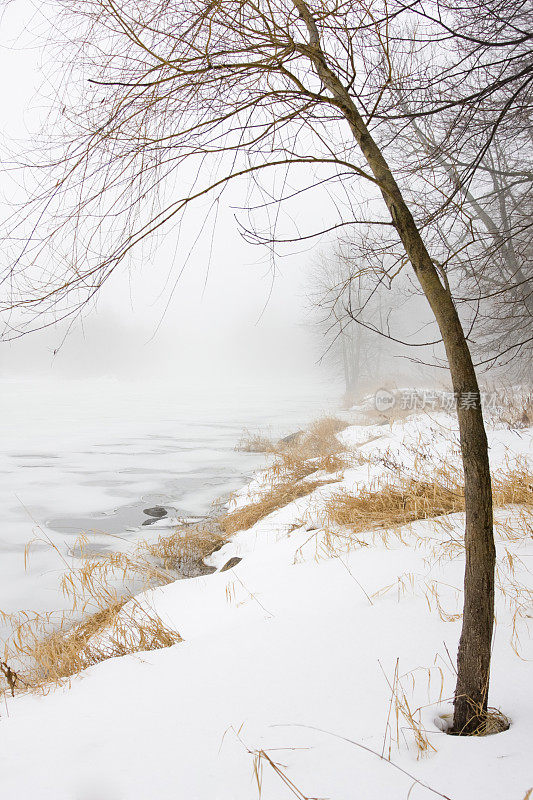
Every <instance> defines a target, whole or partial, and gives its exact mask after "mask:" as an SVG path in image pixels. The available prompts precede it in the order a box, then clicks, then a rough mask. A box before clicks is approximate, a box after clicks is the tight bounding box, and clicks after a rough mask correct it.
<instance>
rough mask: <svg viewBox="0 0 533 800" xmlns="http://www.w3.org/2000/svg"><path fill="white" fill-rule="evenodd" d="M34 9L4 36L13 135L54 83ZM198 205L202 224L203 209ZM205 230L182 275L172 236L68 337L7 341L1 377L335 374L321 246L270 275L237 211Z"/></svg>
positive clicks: (6, 126)
mask: <svg viewBox="0 0 533 800" xmlns="http://www.w3.org/2000/svg"><path fill="white" fill-rule="evenodd" d="M28 13H29V7H28V5H27V4H25V3H17V2H15V3H13V4H12V5H10V6H8V9H7V11H6V13H5V16H4V19H3V25H2V32H1V38H0V42H1V49H0V67H1V69H2V74H3V75H4V76H5V75H13V76H15V75H16V80H11V81H10V80H7V81H6V80H4V81H2V84H1V87H0V102H1V104H2V111H3V113H2V133H3V136H4V137H7V139H8V141H12V142H15V143H16V141H17V140H18V141H20V140H21V139H22V140H23V139H24V138H25V137H26V136H27V135H28V132H30V133H31V130H33V129H35V128H36V126H37V125H39V124H40V122H42V120H43V117H44V112H43V110H42V109H43V107H44V106H45V104H46V101H44V102H43V95H44V96H46V94H47V92H48V89H47V87H46V86H44V87H43V71H42V68H41V64H40V62H41V59H42V57H43V54H42V52H41V51H40V49H39V48H36V47H34V46H32V47H28V42H30V43H31V41H32V39H31V34H30V36H28V35H27V34H25V33H24V26H27V27H28V28H29V29H31V28H32V26H35V27H37V28H38V27H39V26H40V25H41V23H40V22H39V20H38V19H36V18H35V17H28V16H25V15H27V14H28ZM1 189H2V192H1V196H2V198H3V199H4V202H5V203H6V206H5V207H6V209H8V207H9V196H10V192H11V191H12V187H11V186H8V185H7V184H6V183H5V182H4V185H3V186H2V187H1ZM196 213H197V215H198V216H197V218H196V219H192V220H191V226H192V227H193V228H194V227H195V226H196V227H197V226H198V225H199V224H200V223H201V221H202V217H201V215H202V214H203V213H204V212H203V211H202V209H199V210H198V211H197V212H196ZM208 239H209V246H207V242H204V244H203V246H202V242H200V245H198V246H197V247H196V248H195V250H194V251H193V253H192V254H191V255H190V257H189V259H188V263H187V265H186V266H185V269H184V270H183V273H182V274H181V276H180V277H179V280H177V278H178V274H179V272H180V270H181V267H182V266H183V262H184V260H185V259H186V256H187V254H188V251H189V242H188V241H185V242H184V243H183V242H182V240H180V241H179V242H178V243H177V242H176V237H174V236H169V237H168V239H167V240H165V241H163V243H162V244H160V245H159V247H158V248H157V250H156V251H155V252H150V253H148V255H147V256H146V255H145V254H140V255H138V256H137V258H136V259H135V261H136V263H134V264H133V265H131V266H130V267H129V268H125V267H122V268H121V269H120V270H119V271H117V272H116V273H115V274H114V275H113V277H112V279H111V280H110V281H109V282H108V283H107V284H106V285H105V286H104V287H103V289H102V291H101V293H100V296H99V298H98V302H97V306H96V308H92V309H91V310H90V311H89V310H88V311H87V313H86V314H85V317H84V320H83V324H79V323H77V324H76V325H75V326H74V329H73V331H72V332H71V333H70V334H69V336H68V337H67V338H66V340H65V341H64V343H63V338H64V331H65V328H64V326H63V327H58V328H53V329H49V330H47V331H45V332H40V333H36V334H33V335H31V336H29V337H24V338H23V339H21V340H18V341H16V342H14V343H7V344H5V343H2V345H1V346H2V354H1V358H0V374H1V375H3V376H6V375H10V374H17V375H29V376H31V375H35V374H47V375H48V374H49V375H61V376H68V375H72V376H75V377H79V376H80V375H82V374H88V375H100V374H105V375H116V376H117V377H130V376H131V377H137V376H139V374H143V375H150V374H157V375H159V376H161V375H162V374H165V373H168V371H172V370H175V371H176V372H179V374H180V376H182V380H183V381H184V382H191V381H192V382H194V381H195V379H196V377H198V378H202V383H203V382H204V379H205V381H206V382H209V380H211V379H216V380H217V381H221V380H225V379H228V380H229V381H230V382H231V381H234V380H237V381H238V382H241V383H242V382H247V381H249V380H252V381H255V380H260V381H266V382H267V383H268V382H271V381H273V380H276V379H277V378H279V379H280V380H281V381H287V380H289V379H290V380H291V381H293V382H296V383H297V382H299V381H308V380H309V379H310V378H311V380H314V379H315V378H316V379H317V380H318V381H319V382H322V381H323V380H325V379H327V377H328V370H327V368H326V367H319V366H318V365H317V360H318V359H319V357H320V355H321V346H320V342H319V340H318V339H317V334H316V331H314V330H313V329H312V328H311V327H310V323H309V319H308V315H307V313H306V294H307V292H308V280H309V279H308V277H307V276H308V272H309V265H310V262H311V260H312V258H313V254H312V252H310V251H309V249H307V250H303V251H302V252H300V253H296V254H294V255H292V256H290V257H287V258H285V259H283V260H282V261H281V262H280V263H278V264H277V265H276V266H277V269H276V275H275V278H274V280H273V272H272V265H271V264H270V261H269V256H268V254H267V253H266V252H265V251H264V250H262V249H261V248H259V247H257V246H252V245H247V244H246V243H245V242H243V240H242V238H241V236H240V235H239V233H238V229H237V225H236V223H235V221H234V211H233V210H232V209H230V208H222V209H220V210H219V213H218V223H217V226H216V232H215V238H214V240H213V243H212V245H211V232H210V231H209V234H208ZM210 249H211V250H212V256H211V263H210V264H209V250H210ZM54 351H57V352H56V353H55V354H54Z"/></svg>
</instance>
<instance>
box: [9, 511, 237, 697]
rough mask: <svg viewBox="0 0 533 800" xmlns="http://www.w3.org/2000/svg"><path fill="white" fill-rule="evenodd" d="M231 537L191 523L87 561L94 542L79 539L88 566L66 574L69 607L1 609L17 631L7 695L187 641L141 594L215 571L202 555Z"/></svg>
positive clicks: (11, 647)
mask: <svg viewBox="0 0 533 800" xmlns="http://www.w3.org/2000/svg"><path fill="white" fill-rule="evenodd" d="M224 541H225V539H224V536H223V534H222V532H221V531H220V530H219V529H218V528H216V526H213V527H208V526H203V527H200V526H188V527H186V528H184V529H183V530H178V531H176V532H175V533H173V534H171V535H170V536H160V537H159V539H158V540H157V541H156V542H154V543H151V544H148V543H146V542H140V543H139V545H138V546H137V547H136V548H135V549H134V550H133V551H132V552H131V553H120V552H119V553H109V554H107V555H102V556H100V557H98V558H94V557H91V558H84V550H85V549H86V546H87V540H86V538H85V537H80V539H79V540H78V541H77V543H76V545H75V550H76V552H77V553H79V554H80V556H81V558H82V563H81V566H78V567H69V568H68V569H67V570H66V572H65V573H64V575H63V577H62V579H61V589H62V591H63V594H64V596H65V597H66V599H67V600H68V601H69V603H70V609H69V610H68V611H65V612H62V613H59V614H37V613H32V612H25V613H21V614H18V615H5V614H2V618H3V620H4V622H8V623H9V624H10V625H11V629H12V634H11V636H10V638H9V640H8V641H7V642H6V644H5V647H4V655H3V661H2V662H1V663H2V669H0V673H1V674H0V692H2V691H10V692H11V693H14V692H15V691H17V692H19V691H43V690H46V689H47V688H48V687H50V686H53V685H54V684H58V683H61V682H62V681H63V680H65V679H68V678H70V677H72V676H74V675H76V674H78V673H79V672H81V671H82V670H84V669H85V668H87V667H89V666H92V665H94V664H98V663H100V662H101V661H105V660H106V659H108V658H115V657H117V656H123V655H127V654H131V653H137V652H142V651H146V650H156V649H160V648H163V647H171V646H172V645H174V644H177V643H178V642H180V641H181V636H180V635H179V633H178V632H177V631H175V630H173V629H171V628H170V627H169V626H168V625H166V624H165V623H164V622H163V621H162V620H161V619H160V617H159V616H158V615H157V614H156V613H155V612H154V611H152V610H150V608H149V607H148V606H147V601H146V599H144V600H143V601H142V602H141V601H140V600H139V599H138V598H137V597H136V596H135V593H136V592H140V591H142V590H143V589H147V588H150V587H154V586H158V585H164V584H166V583H170V582H171V581H174V580H176V578H177V577H187V576H189V575H197V574H200V573H201V572H202V571H203V570H205V571H206V572H207V571H209V572H210V571H212V570H211V569H210V568H207V567H205V565H204V564H203V559H204V558H205V556H207V555H209V554H210V553H212V552H213V551H214V550H216V549H217V548H218V547H220V546H221V545H222V544H223V543H224ZM56 550H57V548H56ZM57 552H58V556H60V557H61V554H60V553H59V551H57ZM202 568H203V569H202ZM128 586H131V588H128ZM80 616H81V620H79V621H77V620H76V618H77V617H78V618H79V617H80Z"/></svg>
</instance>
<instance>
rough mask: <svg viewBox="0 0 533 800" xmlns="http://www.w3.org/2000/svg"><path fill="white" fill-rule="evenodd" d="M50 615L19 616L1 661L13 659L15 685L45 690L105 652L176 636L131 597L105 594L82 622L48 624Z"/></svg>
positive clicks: (164, 643) (156, 644)
mask: <svg viewBox="0 0 533 800" xmlns="http://www.w3.org/2000/svg"><path fill="white" fill-rule="evenodd" d="M52 622H53V619H52V618H51V616H40V617H36V616H27V617H26V618H25V619H19V622H18V625H17V626H16V627H15V630H14V632H13V635H12V637H11V640H10V644H9V646H6V649H7V652H6V653H5V661H6V663H18V664H21V666H20V667H19V668H18V670H17V672H16V680H15V688H16V689H18V690H21V691H24V690H26V691H28V690H31V691H35V690H44V689H46V688H47V687H49V686H51V685H54V684H59V683H61V682H62V681H63V680H64V679H65V678H70V677H72V676H73V675H76V674H78V673H79V672H81V671H82V670H84V669H86V668H87V667H90V666H93V665H94V664H99V663H101V662H102V661H105V660H107V659H109V658H116V657H117V656H123V655H128V654H131V653H137V652H143V651H146V650H157V649H160V648H163V647H172V645H174V644H177V643H178V642H181V641H182V639H181V636H180V635H179V633H178V632H177V631H174V630H172V629H171V628H169V627H168V626H166V625H165V624H164V623H163V621H162V620H161V619H160V618H159V617H158V616H157V614H155V613H152V612H150V611H148V610H147V609H146V608H145V607H144V606H141V604H140V603H139V602H138V601H137V600H136V599H135V598H132V597H123V598H119V597H118V596H116V595H115V596H114V598H113V599H111V598H108V604H107V605H106V606H105V607H103V608H101V609H100V610H98V611H95V612H93V613H92V614H90V615H89V616H88V617H86V618H85V619H83V621H82V622H78V623H75V624H72V622H71V621H69V620H68V619H67V618H66V617H64V618H62V619H61V621H60V622H59V625H57V623H56V625H55V628H54V629H53V630H50V625H51V623H52Z"/></svg>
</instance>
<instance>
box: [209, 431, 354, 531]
mask: <svg viewBox="0 0 533 800" xmlns="http://www.w3.org/2000/svg"><path fill="white" fill-rule="evenodd" d="M346 427H348V423H347V422H343V421H342V420H339V419H336V418H335V417H324V418H322V419H319V420H317V421H316V422H314V423H313V425H312V426H311V427H310V428H309V430H308V431H307V432H305V433H304V434H302V435H301V436H296V437H295V438H294V439H292V440H291V441H289V442H283V441H282V442H279V443H278V444H277V445H275V446H272V447H270V449H269V451H268V452H271V453H273V454H274V455H275V456H276V458H275V460H274V462H273V464H272V465H271V466H270V467H269V468H268V470H266V472H265V484H266V487H265V489H264V490H263V492H262V493H261V496H260V497H258V498H257V499H255V500H253V501H252V502H250V503H248V504H247V505H246V506H243V507H242V508H238V509H237V510H235V511H231V512H230V513H228V514H226V515H225V516H223V517H221V518H220V519H219V524H220V527H221V529H222V531H223V533H224V534H226V535H230V534H233V533H235V532H236V531H240V530H248V529H249V528H251V527H252V526H253V525H255V524H256V522H259V521H260V520H261V519H263V518H264V517H266V516H268V515H269V514H272V513H273V512H274V511H277V510H278V509H279V508H283V507H284V506H286V505H288V504H289V503H291V502H292V501H293V500H297V499H299V498H300V497H305V496H306V495H308V494H311V492H313V491H314V490H315V489H317V488H318V487H319V486H323V485H324V484H326V483H331V482H332V480H328V479H326V478H324V479H316V480H305V479H306V478H308V477H309V476H310V475H313V474H315V473H318V472H326V473H329V474H332V473H337V472H339V471H340V470H342V469H344V467H345V466H346V461H345V460H344V459H343V457H342V454H343V452H344V447H343V446H342V444H341V443H340V442H339V440H338V439H337V437H336V434H337V433H339V432H340V431H341V430H344V428H346Z"/></svg>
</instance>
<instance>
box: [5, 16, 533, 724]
mask: <svg viewBox="0 0 533 800" xmlns="http://www.w3.org/2000/svg"><path fill="white" fill-rule="evenodd" d="M53 5H54V9H55V8H57V7H61V8H62V9H63V11H64V14H65V17H64V20H63V22H61V21H57V24H58V25H60V24H63V25H65V20H66V25H67V26H68V27H67V28H66V30H68V31H69V35H70V37H71V38H72V39H73V40H74V41H75V42H77V50H76V51H75V53H74V55H73V54H72V50H70V56H69V58H70V73H69V80H68V81H67V83H66V84H65V88H64V95H63V102H62V104H61V105H60V106H59V118H58V124H60V123H64V125H65V127H66V130H67V132H70V139H69V140H68V141H66V142H65V141H63V142H62V143H61V146H60V148H59V150H58V152H57V153H55V154H54V153H52V158H51V159H50V163H49V166H50V167H51V168H52V173H53V179H52V181H51V183H49V184H48V185H47V186H45V188H44V189H43V191H42V192H36V194H35V195H34V198H33V201H32V203H30V204H26V207H25V209H24V212H23V218H22V220H21V221H20V222H18V223H17V220H15V221H14V222H13V223H11V227H10V234H9V235H8V236H7V237H6V239H5V241H6V245H5V252H6V251H7V254H8V255H10V256H11V260H10V263H9V265H8V267H7V270H6V272H5V275H4V280H5V281H6V283H8V284H9V285H10V295H9V298H8V300H7V302H6V303H5V304H4V307H3V311H4V315H5V318H6V319H7V326H8V327H7V328H6V332H7V335H18V333H19V332H20V331H22V330H23V329H24V324H25V323H24V321H23V318H22V316H21V315H23V314H24V313H27V314H29V317H28V319H29V320H30V325H31V324H33V325H35V324H36V325H37V326H39V325H42V324H48V323H47V322H46V320H47V319H48V317H46V316H45V317H42V316H41V317H39V315H40V314H45V315H46V314H52V315H55V316H58V315H59V316H62V315H68V314H72V313H75V312H76V310H77V309H79V308H80V307H81V306H82V305H83V303H84V302H86V301H87V299H88V298H91V297H93V296H94V295H95V293H96V292H97V291H98V290H99V288H100V287H101V286H102V285H103V284H104V283H105V281H106V280H107V279H108V277H109V276H110V275H111V273H112V272H113V270H114V269H115V268H116V267H117V265H118V264H120V263H121V262H122V261H123V260H124V259H125V257H126V256H128V254H130V253H131V252H132V250H133V249H134V248H136V247H137V245H139V244H140V243H141V242H143V241H145V240H146V239H147V238H148V237H153V236H157V235H158V234H159V233H160V232H161V231H162V230H163V228H164V227H166V228H168V227H169V226H171V225H172V224H173V223H175V222H176V221H177V220H178V219H179V218H180V217H183V214H184V212H185V211H186V210H187V208H189V207H190V206H191V205H192V204H193V203H194V202H195V201H199V200H202V199H204V198H206V197H208V196H209V197H212V198H214V200H215V201H217V200H219V199H220V197H221V196H222V194H223V192H224V191H225V190H226V188H227V187H228V186H229V185H230V184H234V183H236V182H237V181H240V180H241V179H243V178H245V179H247V181H248V182H249V185H250V186H251V192H252V197H251V198H250V199H249V202H248V208H249V210H250V214H251V215H252V219H251V220H250V221H249V222H248V223H247V224H246V226H245V227H246V230H247V231H248V235H249V236H250V237H252V238H253V239H254V241H258V242H263V243H265V244H268V245H270V246H272V247H273V246H276V247H279V246H281V245H283V244H288V245H290V244H291V242H294V241H300V242H301V241H309V240H312V239H313V238H314V237H316V236H317V235H319V234H320V233H323V232H324V231H326V230H328V231H331V230H334V229H336V230H339V229H341V228H344V229H345V230H348V229H353V226H354V225H359V224H364V225H365V226H366V227H370V226H373V225H376V226H379V228H380V229H382V230H384V231H389V232H390V233H391V234H393V235H394V236H396V237H397V240H398V241H399V242H401V245H402V247H403V250H404V258H405V260H406V261H408V262H409V263H410V265H411V267H412V270H413V275H414V277H415V279H416V280H417V281H418V283H419V285H420V287H421V290H422V291H423V293H424V295H425V297H426V298H427V301H428V303H429V306H430V308H431V310H432V312H433V315H434V317H435V320H436V322H437V324H438V328H439V331H440V335H441V337H442V341H443V343H444V347H445V350H446V354H447V360H448V364H449V368H450V373H451V378H452V383H453V387H454V391H455V392H456V395H457V398H458V403H457V412H458V419H459V429H460V438H461V447H462V454H463V464H464V473H465V500H466V533H465V543H466V579H465V606H464V618H463V633H462V636H461V642H460V647H459V658H458V683H457V690H456V699H455V717H454V729H455V731H456V732H457V733H465V734H468V733H473V732H475V731H476V730H478V728H479V726H480V725H481V724H482V723H483V720H484V717H485V714H486V708H487V696H488V686H489V669H490V651H491V639H492V626H493V604H494V564H495V552H494V541H493V532H492V496H491V482H490V471H489V462H488V454H487V439H486V434H485V429H484V424H483V417H482V411H481V407H480V403H479V387H478V382H477V378H476V373H475V370H474V367H473V363H472V358H471V355H470V351H469V347H468V343H467V341H466V338H465V334H464V331H463V328H462V325H461V322H460V319H459V316H458V313H457V309H456V306H455V303H454V300H453V297H452V293H451V289H450V284H449V282H448V280H447V276H446V271H445V270H443V269H441V268H440V267H439V266H438V265H437V263H436V260H435V259H434V258H433V256H432V254H431V253H430V252H429V250H428V246H429V245H426V241H427V242H428V243H430V242H431V236H430V235H428V232H429V233H430V232H431V229H430V228H429V227H426V229H425V230H424V237H423V236H422V232H421V230H422V229H421V226H420V224H419V223H418V222H417V221H416V220H415V217H414V216H413V213H415V215H416V210H417V206H416V204H413V201H412V198H411V200H409V198H410V193H409V190H408V189H407V188H405V187H404V188H403V189H401V188H400V186H399V184H398V181H397V180H396V178H395V176H394V174H393V171H392V170H391V167H390V165H389V163H388V161H387V160H386V154H387V153H388V154H390V157H391V158H393V159H394V158H395V148H394V142H395V139H396V137H397V135H398V133H399V131H400V130H401V129H402V126H403V125H404V124H405V115H404V114H403V113H402V110H401V108H399V107H398V104H397V101H396V99H395V95H394V92H392V91H391V87H394V85H395V84H396V83H397V84H401V86H402V89H403V90H404V91H405V90H406V86H405V81H400V78H401V76H402V74H403V67H404V63H405V60H406V59H409V58H411V57H412V58H413V63H414V64H416V57H417V56H418V55H419V54H420V53H423V51H424V48H426V45H427V42H426V41H425V39H424V36H422V38H420V37H419V34H418V33H417V31H418V29H419V27H420V25H419V20H420V14H421V13H424V14H425V15H426V17H425V18H426V22H427V24H428V25H429V26H435V25H436V26H437V27H438V25H439V19H436V20H435V19H434V18H433V16H432V12H433V11H434V10H435V8H436V6H435V5H434V4H433V3H432V2H428V3H427V4H426V5H424V4H423V3H418V4H414V5H413V6H411V5H409V6H404V5H402V4H401V3H394V4H392V5H388V4H387V3H386V2H385V0H382V2H379V3H371V2H368V3H364V2H363V3H357V4H356V3H353V2H351V1H350V0H347V2H341V3H337V4H334V5H333V6H332V7H328V6H327V5H326V4H324V3H323V2H321V0H317V2H313V3H307V2H306V1H305V0H269V1H268V2H267V3H263V4H257V3H255V2H253V0H252V1H251V2H247V3H244V2H241V0H228V2H205V0H164V2H163V0H138V2H132V1H131V0H122V2H121V1H120V0H58V2H55V3H54V4H53ZM450 14H451V15H452V16H453V9H450ZM438 35H439V36H441V38H442V31H440V32H438ZM486 35H487V37H488V40H490V37H491V35H492V34H491V32H490V30H488V31H487V32H486ZM471 38H472V37H471ZM449 47H450V48H451V47H452V45H449ZM453 58H454V56H453V54H452V53H451V50H450V51H449V53H448V62H450V63H451V62H453ZM396 63H397V64H398V65H399V66H398V68H396V67H395V66H394V65H395V64H396ZM480 63H481V68H485V70H486V71H487V72H488V71H490V69H491V65H492V62H491V61H490V59H488V58H485V59H484V60H483V59H481V61H480ZM442 66H443V65H441V64H436V65H435V69H433V70H432V71H431V75H430V79H429V81H428V79H426V77H425V76H426V72H427V70H426V71H425V69H424V66H423V65H421V66H420V68H418V69H414V70H413V71H411V73H410V74H411V75H412V78H410V83H409V86H408V87H407V89H408V92H409V102H410V103H412V102H413V99H415V98H416V100H417V108H416V113H417V114H422V113H424V111H423V110H422V108H421V106H423V105H424V104H425V103H426V102H427V99H428V91H427V89H428V88H431V89H433V88H434V87H435V85H438V86H439V87H440V93H439V97H438V98H437V100H435V99H433V100H432V103H431V110H432V113H433V114H435V115H437V114H438V113H439V112H440V111H441V110H442V108H447V107H449V105H450V103H453V104H454V107H457V108H458V109H459V110H460V111H461V114H462V116H461V117H460V122H461V125H462V126H463V130H464V124H463V120H466V118H467V117H468V115H470V116H471V117H474V118H475V108H476V104H478V105H479V104H480V103H482V102H484V101H485V100H486V99H487V97H488V96H490V98H491V102H493V103H494V104H498V103H499V104H500V105H502V107H503V106H505V105H506V99H505V98H506V96H507V97H510V96H512V97H513V98H514V97H515V95H516V94H517V92H518V89H519V88H520V87H522V83H520V81H521V80H522V78H523V75H522V72H523V71H522V72H521V70H520V65H519V64H517V63H516V62H513V63H512V64H511V66H510V67H509V70H511V72H509V70H507V72H506V71H505V70H504V71H503V72H502V71H501V70H500V73H499V74H498V75H497V76H496V77H495V79H494V87H495V88H494V91H491V92H490V93H487V91H484V92H483V91H478V90H476V92H475V94H473V93H472V92H470V94H469V93H468V92H465V91H464V86H465V85H466V82H465V80H464V75H461V72H460V71H458V70H455V71H453V70H452V71H450V69H449V68H448V66H447V64H444V67H445V69H444V71H443V69H442ZM439 70H440V73H441V74H442V76H443V77H442V80H441V82H440V83H437V77H436V74H437V72H439ZM462 70H463V71H465V73H466V74H470V73H471V72H472V70H475V66H474V65H473V61H472V59H471V61H470V65H468V64H467V63H466V61H465V62H464V63H463V66H462ZM511 73H512V74H511ZM459 77H461V78H462V82H461V83H460V84H458V78H459ZM454 93H455V94H454ZM506 93H507V95H506ZM450 98H451V99H450ZM467 112H468V113H467ZM500 116H501V115H500ZM504 116H505V115H504ZM502 119H503V117H502ZM502 119H499V118H498V120H497V124H496V122H495V123H494V125H493V128H495V129H497V128H498V126H501V125H502V124H503V123H502ZM465 124H466V123H465ZM493 135H494V134H493ZM482 151H483V146H481V149H480V151H479V153H477V155H476V158H475V163H472V164H471V165H469V166H468V168H465V170H464V171H463V175H462V176H461V180H462V181H463V182H464V181H465V180H466V179H467V177H468V176H469V175H471V174H472V172H473V171H474V172H475V170H476V169H477V166H478V162H479V156H480V153H481V155H482V154H483V153H482ZM280 172H281V174H282V179H281V181H278V183H276V179H275V178H270V176H271V175H279V174H280ZM398 174H400V171H399V170H398ZM360 179H364V180H365V181H367V182H368V184H369V186H370V187H372V191H373V192H374V195H375V196H376V197H380V198H381V206H380V207H381V208H382V209H383V213H381V212H380V213H378V215H377V218H374V217H369V216H366V217H365V214H364V213H363V208H362V206H361V203H360V202H359V200H358V195H357V189H356V184H357V182H358V181H359V180H360ZM313 190H316V191H317V192H319V193H320V194H319V197H320V198H322V201H321V202H323V199H324V197H325V196H327V195H326V194H325V193H326V192H327V191H329V192H330V195H331V196H332V199H333V202H332V209H333V211H334V213H335V214H336V215H337V216H332V218H331V221H330V222H329V223H328V224H327V225H323V226H321V227H320V229H317V228H314V229H312V230H303V229H302V227H303V224H302V223H305V218H304V219H302V217H305V215H302V216H301V217H300V219H299V220H297V221H296V222H297V223H298V224H295V226H294V227H293V229H292V231H288V232H287V233H286V234H282V232H281V230H280V227H279V225H278V224H277V223H278V220H279V219H280V217H279V208H280V207H283V206H285V205H287V206H288V207H289V208H291V209H292V210H293V211H294V209H295V208H296V209H298V204H299V201H300V200H301V197H302V195H303V193H304V192H306V191H307V192H310V191H313ZM254 198H255V199H254ZM272 209H274V213H273V220H271V219H270V217H269V213H270V211H271V210H272ZM276 209H277V210H276ZM255 212H257V213H259V214H263V215H264V216H263V217H262V219H263V220H264V221H265V223H266V227H265V229H264V230H263V232H261V230H259V226H258V218H257V215H256V213H255ZM28 214H29V215H30V216H28ZM32 214H33V216H32ZM29 218H31V220H32V221H33V222H32V227H31V229H30V232H29V233H28V228H27V225H28V219H29ZM21 239H22V240H23V245H22V247H21V246H20V241H21ZM47 253H48V261H46V260H45V261H43V258H45V257H46V254H47ZM50 259H51V260H50ZM36 315H37V316H36ZM36 319H37V322H35V320H36ZM465 397H467V398H468V399H469V402H468V403H465V402H462V400H463V398H465Z"/></svg>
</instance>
